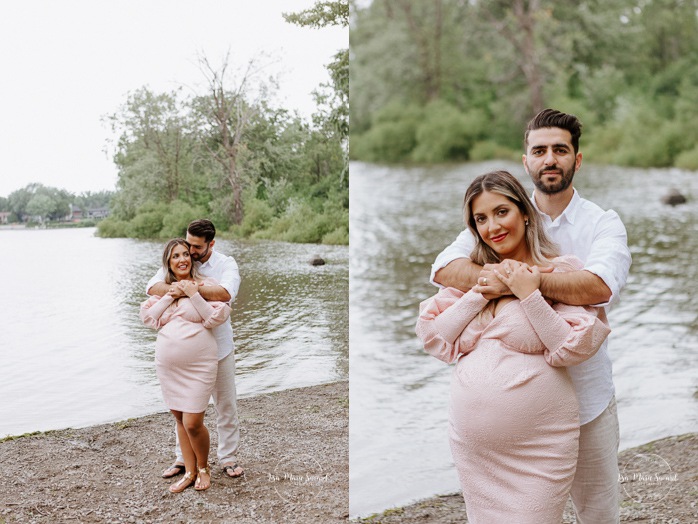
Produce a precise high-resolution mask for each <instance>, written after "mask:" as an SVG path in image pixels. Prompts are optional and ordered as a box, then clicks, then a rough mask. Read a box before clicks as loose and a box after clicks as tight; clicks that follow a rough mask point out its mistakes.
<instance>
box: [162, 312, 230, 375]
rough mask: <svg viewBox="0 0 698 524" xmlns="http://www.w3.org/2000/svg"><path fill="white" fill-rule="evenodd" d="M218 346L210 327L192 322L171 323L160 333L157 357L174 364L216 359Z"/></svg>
mask: <svg viewBox="0 0 698 524" xmlns="http://www.w3.org/2000/svg"><path fill="white" fill-rule="evenodd" d="M217 356H218V347H217V344H216V339H215V337H214V336H213V333H211V330H210V329H206V328H204V327H203V326H202V325H201V324H194V323H191V322H181V323H169V324H167V325H166V326H164V327H163V328H162V329H161V330H160V332H159V333H158V338H157V341H156V342H155V359H156V361H157V362H158V363H160V364H168V365H172V366H180V365H186V364H187V363H191V362H205V361H209V360H212V361H216V360H217Z"/></svg>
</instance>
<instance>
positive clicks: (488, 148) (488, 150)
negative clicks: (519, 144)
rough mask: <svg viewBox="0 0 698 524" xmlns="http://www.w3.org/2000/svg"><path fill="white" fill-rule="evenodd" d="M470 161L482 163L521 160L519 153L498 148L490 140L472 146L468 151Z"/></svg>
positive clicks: (505, 148)
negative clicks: (485, 161)
mask: <svg viewBox="0 0 698 524" xmlns="http://www.w3.org/2000/svg"><path fill="white" fill-rule="evenodd" d="M470 160H472V161H473V162H482V161H484V160H521V151H520V150H518V151H517V150H513V149H509V148H507V147H504V146H500V145H499V144H498V143H497V142H493V141H492V140H481V141H479V142H475V144H473V147H472V149H471V150H470Z"/></svg>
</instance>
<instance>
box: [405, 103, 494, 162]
mask: <svg viewBox="0 0 698 524" xmlns="http://www.w3.org/2000/svg"><path fill="white" fill-rule="evenodd" d="M486 126H487V117H486V115H485V114H484V112H483V111H480V110H472V111H470V112H468V113H467V114H465V113H461V112H460V111H459V110H458V108H456V107H453V106H451V105H450V104H447V103H445V102H442V101H438V100H437V101H434V102H431V103H430V104H428V105H427V106H426V107H425V110H424V119H423V121H422V122H421V123H420V124H419V126H418V128H417V133H416V139H417V145H416V147H415V148H414V151H413V152H412V159H413V160H415V161H416V162H443V161H445V160H468V158H469V157H470V150H471V148H472V147H473V144H474V143H475V141H476V140H477V139H479V138H482V137H483V135H484V130H485V128H486Z"/></svg>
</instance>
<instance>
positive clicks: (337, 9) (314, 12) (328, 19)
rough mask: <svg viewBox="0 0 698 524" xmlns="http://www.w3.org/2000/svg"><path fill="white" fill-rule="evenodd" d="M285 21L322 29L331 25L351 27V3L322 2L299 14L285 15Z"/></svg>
mask: <svg viewBox="0 0 698 524" xmlns="http://www.w3.org/2000/svg"><path fill="white" fill-rule="evenodd" d="M283 17H284V20H286V21H287V22H290V23H292V24H297V25H300V26H306V27H313V28H320V27H327V26H331V25H338V26H342V27H347V26H348V25H349V1H348V0H337V1H320V0H318V1H317V2H315V5H314V6H313V7H311V8H310V9H305V10H303V11H301V12H299V13H284V14H283Z"/></svg>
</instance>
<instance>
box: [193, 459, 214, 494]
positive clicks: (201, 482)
mask: <svg viewBox="0 0 698 524" xmlns="http://www.w3.org/2000/svg"><path fill="white" fill-rule="evenodd" d="M197 469H198V470H199V474H198V475H197V477H196V484H194V489H195V490H196V491H204V490H205V489H208V488H210V487H211V468H210V466H209V465H208V464H206V467H205V468H197Z"/></svg>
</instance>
